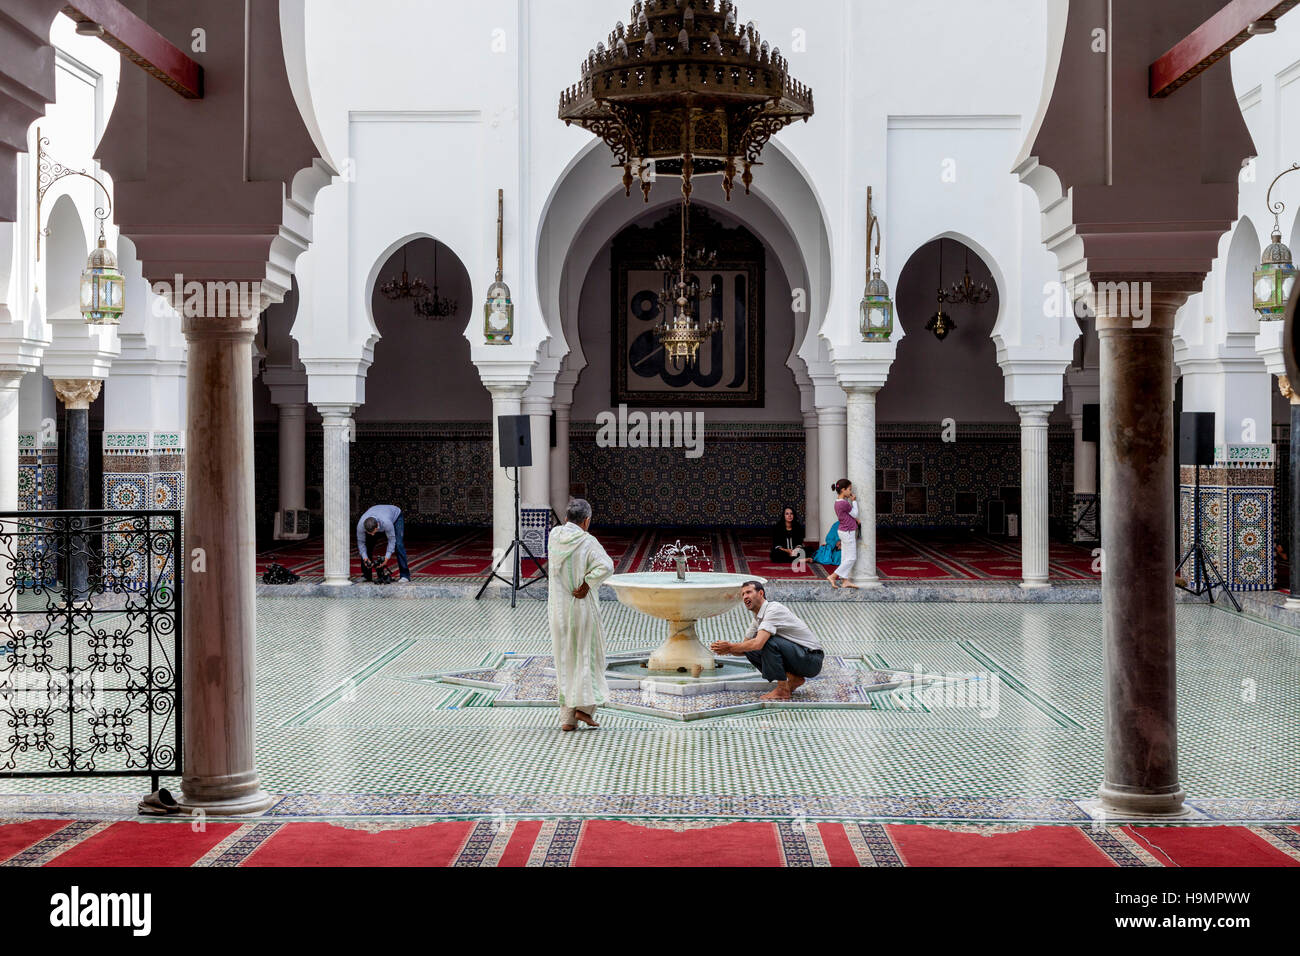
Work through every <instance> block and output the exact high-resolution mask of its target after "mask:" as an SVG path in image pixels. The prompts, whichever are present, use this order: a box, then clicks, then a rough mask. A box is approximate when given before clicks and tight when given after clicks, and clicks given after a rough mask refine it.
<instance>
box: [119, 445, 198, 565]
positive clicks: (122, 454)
mask: <svg viewBox="0 0 1300 956" xmlns="http://www.w3.org/2000/svg"><path fill="white" fill-rule="evenodd" d="M146 437H147V433H146ZM119 440H120V441H122V442H126V444H125V445H121V446H120V447H119V446H115V451H114V452H113V453H111V454H110V453H106V454H105V455H104V456H103V466H104V477H103V486H104V507H105V508H108V509H111V510H121V511H180V512H182V513H183V512H184V510H185V471H184V467H185V457H184V454H183V453H182V452H181V451H180V450H179V449H178V448H172V447H168V448H165V449H156V448H137V447H135V446H134V445H132V444H131V442H137V443H138V442H139V440H140V438H139V436H135V437H132V436H119ZM106 544H107V545H108V547H109V549H110V552H112V551H114V550H115V551H116V553H117V558H116V562H117V564H116V565H114V566H115V567H116V571H115V574H116V575H117V576H118V577H119V578H121V579H122V580H124V581H127V582H130V583H132V584H134V585H139V586H144V585H145V584H147V582H148V580H149V574H150V570H149V568H148V566H147V565H146V564H145V563H144V560H145V559H144V556H142V555H139V554H136V553H133V552H134V550H135V549H133V548H132V547H131V546H130V545H129V544H128V543H127V541H126V540H125V539H114V538H112V537H110V538H109V539H108V540H107V541H106ZM184 547H185V545H184V535H183V532H182V541H181V553H182V554H183V553H184ZM110 560H114V559H113V558H111V557H110ZM149 560H150V561H151V563H152V564H153V569H152V575H153V580H154V581H155V583H169V582H171V581H172V580H173V575H174V574H175V571H176V569H175V568H174V567H173V562H172V559H171V555H153V556H151V558H150V559H149Z"/></svg>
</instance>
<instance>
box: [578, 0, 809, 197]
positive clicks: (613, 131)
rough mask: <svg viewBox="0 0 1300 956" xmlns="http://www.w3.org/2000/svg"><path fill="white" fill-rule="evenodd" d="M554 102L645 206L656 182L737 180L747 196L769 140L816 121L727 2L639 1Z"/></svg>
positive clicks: (685, 184) (780, 62) (793, 83)
mask: <svg viewBox="0 0 1300 956" xmlns="http://www.w3.org/2000/svg"><path fill="white" fill-rule="evenodd" d="M631 22H632V25H631V26H630V27H624V25H623V24H622V23H621V22H620V23H619V24H618V25H617V26H616V27H615V28H614V32H613V33H611V34H610V35H609V46H608V48H607V47H606V46H605V44H604V43H598V44H596V48H595V49H594V50H592V51H591V52H590V53H589V54H588V55H587V59H586V61H585V62H584V63H583V64H582V80H581V81H580V82H579V83H578V84H577V85H576V86H573V87H570V88H569V89H567V90H565V91H564V93H562V94H561V95H560V119H562V120H564V122H565V123H566V124H569V123H577V124H578V125H579V126H581V127H583V128H584V129H587V130H590V131H591V132H593V133H595V134H596V135H597V136H599V137H600V138H601V139H603V140H604V141H605V142H606V143H607V144H608V145H609V148H610V149H611V150H613V152H614V158H615V160H616V161H617V163H616V164H617V165H619V166H622V167H623V188H624V191H625V192H626V193H627V194H628V195H629V196H630V195H631V194H632V185H633V184H634V183H637V182H640V184H641V191H642V193H643V194H644V195H645V199H646V202H649V201H650V188H651V186H652V184H653V181H654V179H655V178H656V177H657V176H674V177H680V178H681V180H682V195H683V196H685V197H686V198H687V199H689V198H690V195H691V183H692V180H693V179H694V177H696V176H709V175H721V176H722V188H723V191H724V192H725V193H726V196H727V199H730V198H731V191H732V189H733V188H734V187H735V181H736V175H737V173H739V174H740V180H741V182H742V183H743V184H744V186H745V192H746V193H748V192H749V187H750V184H751V183H752V182H753V181H754V176H753V172H752V167H753V166H755V165H758V164H759V156H760V154H761V153H762V151H763V147H764V146H765V145H766V144H767V141H768V140H769V139H770V138H771V137H772V135H773V134H774V133H777V132H779V131H780V130H782V129H784V128H785V127H786V126H788V125H789V124H790V123H793V122H794V121H795V120H798V119H802V120H804V121H807V120H808V119H809V117H811V116H812V114H813V98H812V91H811V90H810V89H808V87H806V86H804V85H803V84H802V83H800V82H798V81H797V80H795V79H793V78H791V76H790V74H789V71H788V64H787V63H786V60H785V58H784V57H782V56H781V51H780V50H777V49H769V47H768V44H767V43H766V42H765V41H764V40H763V39H762V38H761V37H760V36H759V35H758V31H757V30H755V29H754V24H753V23H749V24H746V25H745V26H744V27H741V26H739V23H738V20H737V16H736V7H735V4H734V3H732V2H731V0H644V2H642V0H638V2H637V3H634V4H633V5H632V21H631Z"/></svg>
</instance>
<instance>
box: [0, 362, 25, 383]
mask: <svg viewBox="0 0 1300 956" xmlns="http://www.w3.org/2000/svg"><path fill="white" fill-rule="evenodd" d="M27 371H28V370H27V369H25V368H19V367H17V366H13V365H0V388H4V389H10V388H18V386H20V385H21V384H22V382H23V376H24V375H26V374H27Z"/></svg>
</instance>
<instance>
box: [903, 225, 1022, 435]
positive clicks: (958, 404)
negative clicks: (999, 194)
mask: <svg viewBox="0 0 1300 956" xmlns="http://www.w3.org/2000/svg"><path fill="white" fill-rule="evenodd" d="M941 246H942V252H943V268H942V274H940V261H939V260H940V248H941ZM973 246H974V244H973V243H968V242H966V241H963V240H962V239H960V238H956V237H952V236H947V235H945V236H942V237H939V238H936V239H932V240H931V241H929V242H927V243H926V244H924V245H923V246H921V247H920V248H918V249H917V250H916V251H914V252H913V253H912V254H911V256H909V257H908V260H907V263H906V264H905V265H904V266H903V270H902V272H901V273H900V274H899V280H898V284H897V286H896V288H895V290H894V305H895V315H896V321H897V322H899V323H900V324H901V325H902V328H903V332H904V337H903V339H902V341H901V342H900V343H899V345H898V357H897V358H896V359H895V361H894V364H893V367H892V368H891V369H890V371H889V379H888V381H886V383H885V386H884V388H882V389H881V390H880V393H879V396H878V397H877V420H878V421H879V422H881V423H918V424H919V423H926V424H934V425H937V424H938V423H940V422H941V421H943V420H944V419H946V418H952V419H954V420H955V421H956V422H957V423H958V427H959V428H960V426H961V425H962V424H974V423H994V422H1014V421H1017V420H1018V419H1017V417H1016V413H1015V410H1014V409H1012V408H1011V407H1010V406H1009V405H1007V404H1006V402H1005V386H1004V383H1003V376H1002V370H1001V368H999V367H998V364H997V348H996V346H995V344H994V342H993V339H992V338H991V336H992V334H993V330H994V326H995V324H996V322H997V321H998V317H999V315H1000V314H1001V312H1002V301H1003V295H1004V292H1003V289H1002V288H1001V287H1000V283H999V281H998V279H997V277H996V276H995V271H996V270H995V268H993V267H991V266H990V265H989V263H988V262H986V261H985V259H984V258H983V256H981V255H980V253H979V251H978V250H977V249H976V248H974V247H973ZM967 263H969V268H970V275H971V280H972V282H974V283H975V284H976V285H977V286H978V285H979V284H981V283H983V284H987V285H988V287H989V288H990V289H991V290H992V293H993V294H992V297H991V298H990V299H989V300H988V301H987V302H985V303H984V304H982V305H978V306H974V305H968V304H952V303H947V302H945V303H944V312H945V314H949V315H951V317H952V319H953V321H955V323H956V326H955V328H954V329H953V330H952V331H951V332H950V333H949V334H948V336H947V338H946V339H944V340H943V341H940V340H939V339H937V338H936V337H935V335H934V333H932V332H930V331H928V330H927V329H926V323H927V322H929V320H930V318H931V316H932V315H934V313H935V312H936V310H937V309H938V301H937V299H938V289H939V288H942V289H944V291H945V292H946V291H948V290H950V289H951V287H952V285H953V284H954V283H959V282H961V281H962V278H963V275H964V273H965V270H966V268H967Z"/></svg>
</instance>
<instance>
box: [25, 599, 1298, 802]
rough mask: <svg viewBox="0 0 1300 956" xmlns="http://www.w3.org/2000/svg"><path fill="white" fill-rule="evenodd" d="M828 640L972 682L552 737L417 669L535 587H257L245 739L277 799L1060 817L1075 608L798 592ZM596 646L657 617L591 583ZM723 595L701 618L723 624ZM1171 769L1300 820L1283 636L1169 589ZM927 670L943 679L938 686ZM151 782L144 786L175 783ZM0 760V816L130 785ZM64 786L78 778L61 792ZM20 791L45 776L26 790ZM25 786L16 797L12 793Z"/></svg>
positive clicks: (530, 633)
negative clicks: (514, 595) (10, 775)
mask: <svg viewBox="0 0 1300 956" xmlns="http://www.w3.org/2000/svg"><path fill="white" fill-rule="evenodd" d="M795 609H796V611H797V613H799V614H801V615H802V616H803V617H804V618H805V619H806V620H807V621H808V622H809V624H810V625H811V626H812V627H813V628H814V629H815V630H816V631H817V632H818V633H819V634H820V635H821V636H822V638H823V640H824V641H825V643H826V645H827V649H828V654H831V655H836V656H839V657H844V658H862V659H864V661H865V662H866V663H867V664H868V665H869V666H870V667H871V668H875V669H879V670H886V671H889V670H903V671H909V672H913V673H916V672H923V673H927V674H965V675H969V674H971V673H977V674H981V675H985V676H986V677H987V678H988V680H987V681H986V682H985V683H984V686H985V687H986V688H987V690H986V691H985V692H982V693H981V694H980V695H977V696H975V697H974V698H972V697H970V696H969V695H962V694H953V695H952V696H945V694H944V693H943V692H941V691H939V692H936V688H929V689H915V688H906V689H903V688H900V689H897V690H893V691H888V692H885V693H882V694H878V695H874V696H875V698H878V699H879V701H880V704H881V706H879V707H875V708H873V709H871V710H856V711H847V710H814V709H804V708H783V709H776V710H767V709H764V710H761V711H758V712H755V713H746V714H740V715H736V716H729V717H717V718H711V719H708V720H701V721H693V722H689V723H683V722H680V721H673V720H667V719H663V718H660V717H655V716H651V715H646V714H640V713H621V712H618V711H614V710H609V711H605V712H602V724H603V726H602V728H601V729H600V730H585V731H581V732H578V733H573V734H560V733H559V731H558V730H557V726H556V725H557V714H556V712H555V711H554V710H553V709H552V708H549V707H544V706H543V707H513V708H511V707H493V706H491V705H492V701H493V696H494V693H495V692H494V691H492V690H490V689H483V688H475V687H464V686H453V685H449V684H433V683H428V682H427V681H425V680H422V679H421V678H423V677H427V675H429V674H431V673H438V672H445V671H452V670H462V671H463V670H474V669H489V668H495V667H497V666H498V665H499V664H500V663H501V662H502V661H503V660H504V659H505V657H506V655H520V656H538V655H545V654H547V653H549V650H550V647H549V645H550V640H549V636H548V634H547V630H546V606H545V604H544V602H540V601H528V602H521V603H520V605H519V607H518V608H516V609H515V610H513V611H512V610H511V608H510V606H509V603H508V602H507V601H501V600H485V601H482V602H474V601H472V600H454V601H452V600H429V601H424V600H411V601H385V600H382V599H380V600H360V599H358V600H352V601H331V600H327V599H297V598H294V599H284V598H281V599H262V600H261V602H260V605H259V647H258V652H259V653H258V685H257V691H256V699H257V716H258V752H259V761H260V769H261V773H262V777H263V783H264V785H265V787H266V788H267V789H268V790H270V791H273V792H275V793H277V794H281V795H284V799H283V800H282V801H281V803H280V804H279V805H278V806H277V807H276V808H275V810H274V811H273V813H274V814H276V815H278V816H299V815H308V816H311V815H387V814H408V813H413V814H425V813H431V814H438V815H446V816H455V815H458V814H460V815H469V816H473V815H479V814H492V813H494V812H504V813H509V814H519V815H531V816H533V817H534V818H537V817H539V816H546V815H551V814H586V815H592V816H600V815H606V816H622V817H658V816H673V817H687V818H689V817H691V816H696V815H706V816H712V815H716V814H723V815H731V816H736V817H746V818H753V817H764V816H767V817H771V818H777V817H782V816H786V815H790V814H797V813H800V812H802V813H805V814H807V815H809V816H816V817H820V818H837V819H866V818H874V819H891V820H896V819H959V820H960V819H968V820H974V819H980V820H999V819H1001V820H1044V821H1055V822H1068V821H1071V820H1074V821H1081V820H1086V819H1087V817H1088V814H1087V811H1086V807H1085V806H1083V805H1081V804H1082V802H1083V801H1087V800H1088V799H1090V798H1091V797H1092V795H1093V794H1094V793H1095V790H1096V787H1097V785H1098V783H1099V782H1100V778H1101V772H1102V729H1103V708H1102V671H1101V667H1102V662H1101V656H1102V654H1101V642H1100V632H1101V609H1100V607H1098V606H1095V605H1007V604H974V605H971V604H968V605H946V604H836V603H822V604H818V603H806V604H799V605H797V606H796V608H795ZM602 614H603V615H604V620H605V623H606V629H607V632H608V633H609V634H610V635H611V637H610V641H609V651H610V652H611V653H618V652H632V651H637V650H643V649H646V648H650V647H653V646H655V645H657V644H658V643H659V640H660V639H661V637H662V634H661V628H662V623H661V622H659V621H655V620H652V619H650V618H647V617H644V616H642V615H639V614H637V613H636V612H634V611H632V610H630V609H628V608H626V607H624V606H622V605H619V604H614V603H607V604H602ZM744 615H745V612H744V611H743V610H740V609H737V610H736V611H734V612H731V613H729V614H727V615H724V616H723V617H720V618H715V619H712V620H708V621H704V622H701V624H700V626H699V630H700V636H701V638H702V639H703V640H704V641H705V642H709V641H712V640H717V639H720V638H723V637H734V636H736V635H739V633H740V632H741V630H742V629H743V627H744V626H745V617H744ZM1178 634H1179V721H1180V723H1179V742H1180V764H1181V774H1182V782H1183V785H1184V787H1185V789H1186V790H1187V792H1188V794H1189V799H1190V803H1191V804H1192V806H1193V808H1194V810H1195V818H1196V819H1200V820H1220V821H1223V820H1229V821H1231V820H1269V821H1288V820H1300V799H1297V795H1300V760H1298V759H1297V757H1300V743H1297V742H1298V741H1300V686H1298V685H1297V681H1296V679H1295V675H1296V671H1297V666H1298V665H1300V636H1298V635H1297V634H1296V633H1295V632H1293V631H1288V630H1283V629H1281V628H1278V627H1274V626H1272V625H1268V624H1264V623H1262V622H1259V621H1255V620H1251V619H1248V618H1243V617H1239V616H1237V615H1235V614H1233V613H1231V612H1227V611H1223V610H1220V609H1218V608H1212V607H1208V606H1199V605H1180V606H1179V608H1178ZM947 686H953V687H955V686H959V685H958V684H952V685H947ZM177 783H178V782H177V781H174V780H173V781H164V785H167V786H173V787H175V786H176V785H177ZM56 786H57V788H58V789H59V790H61V791H70V792H71V791H75V792H76V793H70V794H69V796H67V797H65V798H59V797H54V796H50V795H49V794H48V792H49V791H50V790H51V789H52V786H51V784H50V783H49V782H48V781H39V780H10V779H6V780H0V792H3V793H5V794H9V795H11V796H7V797H0V815H13V814H15V813H16V814H21V815H23V816H29V815H31V814H34V813H38V812H40V810H41V809H42V808H44V809H45V810H46V811H47V812H49V811H51V810H52V809H54V807H55V805H56V804H58V805H62V806H65V807H67V808H68V812H82V813H94V812H104V813H106V814H109V815H112V814H113V813H117V814H119V815H120V813H121V812H123V810H126V811H128V812H129V809H130V807H131V806H133V800H134V798H128V797H125V796H123V795H125V794H134V793H137V792H138V791H139V789H140V784H138V783H136V782H133V781H122V780H114V779H96V780H75V781H60V782H59V783H58V784H57V785H56ZM77 793H79V794H81V795H80V796H77V795H76V794H77ZM37 794H44V795H41V796H36V795H37ZM24 795H30V796H24Z"/></svg>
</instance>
